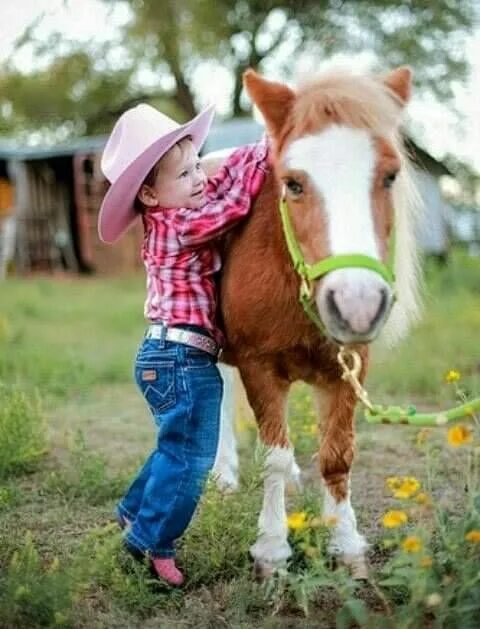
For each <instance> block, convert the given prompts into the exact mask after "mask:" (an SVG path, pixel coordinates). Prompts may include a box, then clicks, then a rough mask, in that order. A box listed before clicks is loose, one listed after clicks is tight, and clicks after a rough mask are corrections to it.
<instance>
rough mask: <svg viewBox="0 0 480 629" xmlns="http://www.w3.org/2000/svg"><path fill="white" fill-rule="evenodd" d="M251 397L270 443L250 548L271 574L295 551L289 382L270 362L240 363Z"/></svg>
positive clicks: (259, 566) (263, 571) (263, 572)
mask: <svg viewBox="0 0 480 629" xmlns="http://www.w3.org/2000/svg"><path fill="white" fill-rule="evenodd" d="M240 373H241V375H242V380H243V383H244V385H245V389H246V392H247V396H248V400H249V402H250V405H251V407H252V409H253V411H254V413H255V418H256V420H257V424H258V430H259V436H260V441H261V443H262V444H263V445H264V446H265V447H266V459H265V472H264V494H263V505H262V510H261V512H260V517H259V520H258V537H257V540H256V542H255V544H253V546H251V548H250V554H251V555H252V557H253V559H254V560H255V573H256V576H257V577H259V578H264V577H266V576H270V575H271V574H272V573H273V571H274V570H275V568H277V567H279V566H281V565H283V564H284V563H285V561H286V560H287V559H288V558H289V557H290V555H291V554H292V550H291V548H290V545H289V543H288V541H287V535H288V529H287V523H286V520H287V514H286V509H285V482H286V480H287V479H288V478H289V477H290V476H291V473H292V464H293V462H294V458H293V449H292V447H291V445H290V443H289V441H288V435H287V427H286V401H287V395H288V389H289V386H290V384H289V382H288V381H286V380H283V379H281V378H279V377H278V376H277V375H276V374H275V372H274V370H273V368H271V367H270V365H265V364H264V363H262V364H255V363H254V364H248V365H240Z"/></svg>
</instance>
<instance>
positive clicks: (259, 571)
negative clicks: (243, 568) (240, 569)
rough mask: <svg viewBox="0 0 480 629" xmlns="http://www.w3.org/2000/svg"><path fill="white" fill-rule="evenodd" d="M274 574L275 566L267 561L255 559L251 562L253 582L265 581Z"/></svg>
mask: <svg viewBox="0 0 480 629" xmlns="http://www.w3.org/2000/svg"><path fill="white" fill-rule="evenodd" d="M274 574H275V566H274V565H273V564H272V563H270V562H269V561H260V560H259V559H255V561H254V562H253V578H254V579H255V581H259V582H260V581H266V580H267V579H270V577H273V575H274Z"/></svg>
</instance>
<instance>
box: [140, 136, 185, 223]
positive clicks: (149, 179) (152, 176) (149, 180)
mask: <svg viewBox="0 0 480 629" xmlns="http://www.w3.org/2000/svg"><path fill="white" fill-rule="evenodd" d="M187 140H188V141H189V142H191V141H192V136H191V135H186V136H185V137H184V138H182V139H181V140H178V142H176V143H175V144H174V145H173V146H172V147H171V148H169V149H168V151H167V152H166V153H165V154H164V155H162V157H161V158H160V159H159V160H158V162H157V163H156V164H155V165H154V166H153V168H152V169H151V170H150V172H149V173H148V175H147V176H146V177H145V179H144V180H143V181H142V185H141V186H140V188H139V189H138V192H140V190H141V189H142V186H150V187H152V186H153V185H154V184H155V181H156V179H157V176H158V173H159V171H160V168H161V166H162V161H163V159H164V158H165V157H166V156H167V155H168V153H170V151H171V150H172V149H174V148H175V147H178V148H179V149H180V150H182V144H183V143H184V142H185V141H187ZM133 207H134V208H135V210H136V211H137V212H138V213H139V214H144V213H145V212H146V211H147V210H148V206H146V205H145V204H144V203H142V201H140V199H139V198H138V193H137V196H136V197H135V201H134V203H133Z"/></svg>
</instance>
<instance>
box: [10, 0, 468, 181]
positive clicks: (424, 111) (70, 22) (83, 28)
mask: <svg viewBox="0 0 480 629" xmlns="http://www.w3.org/2000/svg"><path fill="white" fill-rule="evenodd" d="M41 14H44V18H43V20H42V22H41V25H40V27H39V28H40V30H39V31H37V32H38V33H42V34H45V36H46V35H47V34H48V33H49V32H52V31H61V32H63V33H64V34H65V35H66V36H67V37H71V38H72V39H73V38H74V39H76V40H80V41H85V42H88V41H90V40H96V39H98V38H99V37H101V39H102V40H106V39H109V38H110V37H112V36H113V35H114V34H115V32H116V31H117V29H118V27H119V26H120V25H121V24H122V23H124V22H126V21H127V20H128V13H127V12H126V11H125V10H124V9H123V8H122V3H118V4H117V5H116V8H115V10H114V12H113V14H110V15H109V14H108V10H107V9H106V7H105V6H104V5H103V4H102V3H101V2H99V1H98V0H69V1H65V0H17V1H16V2H11V1H10V0H0V25H1V27H0V29H1V31H0V32H1V37H0V63H1V62H2V61H3V60H4V59H6V58H7V57H8V56H9V55H10V54H11V52H12V48H13V43H14V42H15V40H16V39H17V38H18V37H19V36H20V35H21V34H22V32H23V30H24V29H25V27H26V26H28V25H29V24H30V23H31V22H32V20H33V19H35V17H36V16H39V15H41ZM466 53H467V60H468V62H469V63H470V75H469V78H468V81H467V83H466V84H465V85H464V86H463V87H462V88H459V89H458V90H457V91H456V93H455V97H454V100H453V101H452V102H450V103H449V104H448V105H442V104H439V103H438V102H436V101H435V100H434V99H433V97H431V96H430V97H427V96H422V97H420V96H418V95H417V96H415V95H414V97H413V99H412V102H411V103H410V105H409V108H408V112H409V118H410V120H409V126H410V128H411V129H412V130H413V134H414V137H415V139H416V140H417V141H418V142H419V143H420V144H422V146H424V147H425V148H426V149H427V150H428V151H429V152H430V153H431V154H432V155H434V156H435V157H437V158H439V159H441V158H442V157H443V156H444V155H445V154H446V153H453V154H454V155H456V156H457V157H458V158H460V159H462V160H464V161H466V162H467V163H469V164H470V165H472V166H473V167H474V168H475V169H476V170H477V171H478V172H480V24H479V25H477V28H476V30H475V33H474V35H473V36H471V37H469V38H468V39H467V41H466ZM296 59H297V68H296V70H297V71H298V73H299V74H300V73H304V72H308V71H309V70H310V67H309V65H311V64H312V60H311V59H305V58H302V57H301V56H298V55H296ZM15 61H16V63H17V64H18V66H19V67H21V68H22V69H25V70H29V69H30V68H32V66H33V64H34V63H35V60H34V59H32V56H31V54H30V52H29V51H28V50H27V49H26V50H25V51H24V52H22V53H21V54H18V56H17V57H16V58H15ZM119 62H121V59H119ZM329 62H333V63H334V64H335V65H342V64H343V65H347V66H349V67H353V68H354V69H355V70H364V69H368V65H369V62H370V55H369V54H368V51H366V53H365V54H364V55H356V56H355V58H353V57H349V56H348V55H341V54H340V55H335V56H334V57H333V58H330V60H329ZM314 63H315V68H317V69H318V68H319V64H318V61H317V60H315V62H314ZM321 67H322V64H320V69H321ZM212 72H214V73H215V80H212ZM267 74H268V70H267ZM294 74H296V72H294ZM152 78H153V77H152V76H148V75H147V74H145V76H144V77H142V80H143V79H144V81H145V82H146V83H148V82H151V81H152ZM271 78H275V79H278V77H277V76H274V77H273V76H272V77H271ZM231 85H232V83H231V78H230V76H229V74H228V72H227V71H226V70H222V69H221V68H218V67H215V68H212V67H210V66H208V65H205V66H204V67H203V68H202V69H201V70H200V71H199V72H198V73H197V75H196V76H195V77H194V82H193V87H194V90H195V91H196V92H197V94H198V100H199V103H198V104H199V105H203V104H205V103H207V102H215V103H216V104H217V108H218V111H219V113H220V114H221V113H225V112H226V108H227V102H228V93H229V89H231Z"/></svg>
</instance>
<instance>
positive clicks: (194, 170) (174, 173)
mask: <svg viewBox="0 0 480 629" xmlns="http://www.w3.org/2000/svg"><path fill="white" fill-rule="evenodd" d="M206 181H207V176H206V174H205V172H204V171H203V169H202V167H201V165H200V160H199V158H198V154H197V151H196V149H195V145H194V144H193V142H191V141H190V140H183V141H182V142H180V143H179V144H176V145H175V146H174V147H172V148H171V149H170V150H169V151H168V152H167V153H165V155H164V156H163V157H162V159H161V161H160V163H159V167H158V171H157V175H156V177H155V181H154V183H153V184H152V185H146V184H143V186H142V187H141V189H140V191H139V193H138V197H139V199H140V201H142V203H143V204H144V205H145V206H147V208H154V207H157V206H160V207H164V208H174V207H187V208H198V207H200V206H202V205H203V203H204V189H205V184H206ZM147 211H148V210H147Z"/></svg>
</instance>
